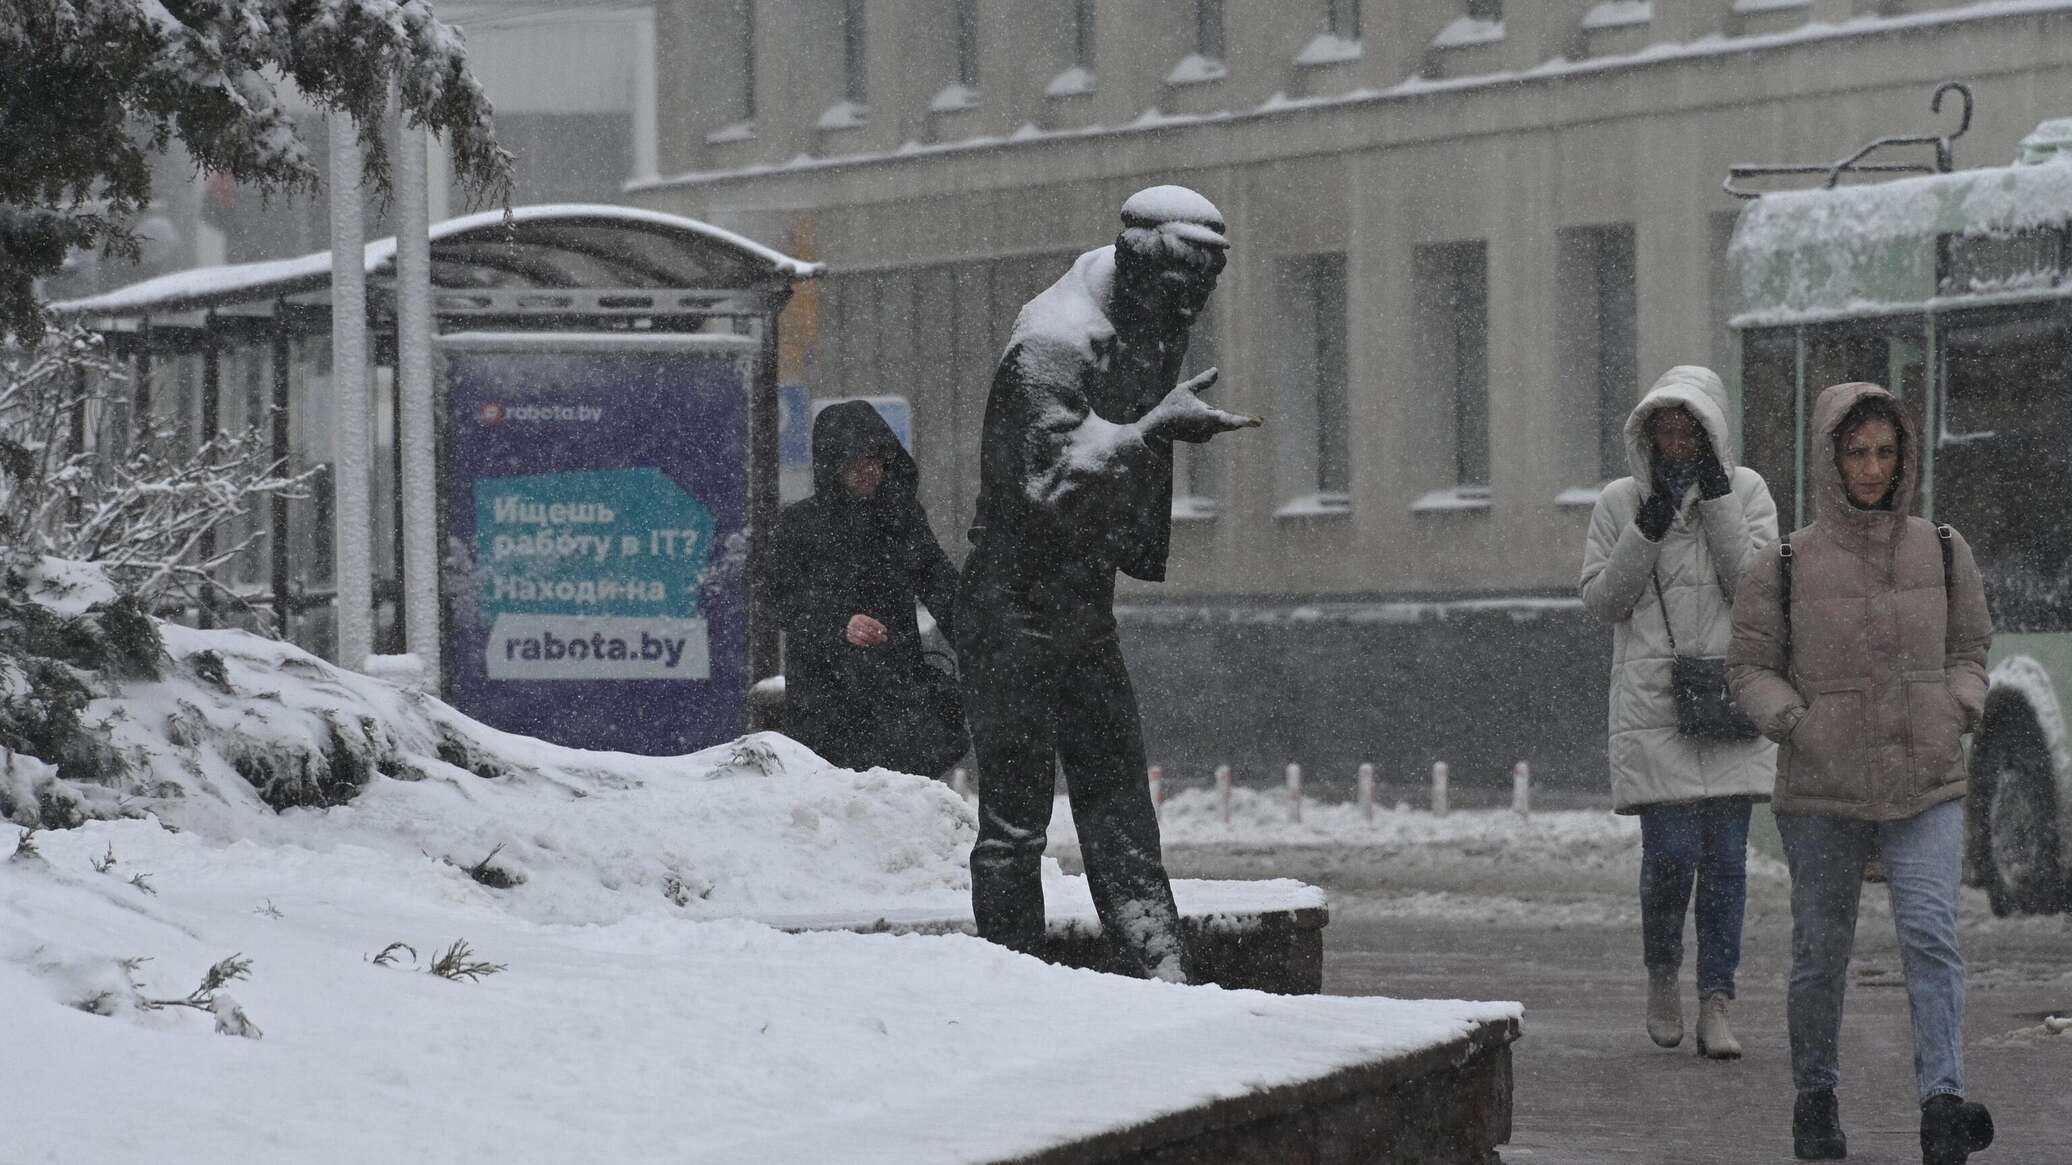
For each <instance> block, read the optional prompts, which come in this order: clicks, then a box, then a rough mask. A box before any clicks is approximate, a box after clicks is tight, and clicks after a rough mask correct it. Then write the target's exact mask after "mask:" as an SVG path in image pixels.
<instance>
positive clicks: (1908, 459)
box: [1806, 381, 1921, 521]
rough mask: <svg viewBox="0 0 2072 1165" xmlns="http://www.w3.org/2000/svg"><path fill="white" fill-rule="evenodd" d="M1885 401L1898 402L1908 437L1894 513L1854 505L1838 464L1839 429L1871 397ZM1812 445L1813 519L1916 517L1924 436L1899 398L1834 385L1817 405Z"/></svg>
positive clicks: (1869, 387) (1874, 389)
mask: <svg viewBox="0 0 2072 1165" xmlns="http://www.w3.org/2000/svg"><path fill="white" fill-rule="evenodd" d="M1873 396H1882V397H1884V398H1885V399H1887V400H1889V401H1892V403H1893V404H1894V406H1896V411H1897V412H1898V413H1899V429H1900V433H1901V436H1902V452H1901V454H1900V463H1899V470H1900V476H1899V482H1898V484H1896V485H1894V486H1893V487H1892V509H1891V510H1890V511H1885V510H1861V509H1858V508H1857V507H1856V506H1854V505H1852V504H1850V501H1849V492H1848V490H1847V489H1845V488H1844V487H1843V485H1842V470H1841V467H1840V466H1838V465H1836V464H1835V428H1836V427H1837V426H1839V425H1840V424H1841V423H1842V418H1843V417H1845V416H1848V415H1849V410H1850V409H1853V408H1855V407H1856V402H1858V401H1860V400H1863V399H1864V398H1866V397H1873ZM1812 438H1813V439H1812V441H1810V442H1809V443H1808V448H1807V449H1806V477H1807V478H1808V479H1809V480H1810V481H1812V482H1813V483H1814V489H1813V516H1814V517H1815V518H1827V519H1833V520H1840V521H1850V520H1852V519H1853V518H1856V517H1868V516H1870V515H1873V514H1882V513H1887V512H1889V513H1893V514H1897V515H1899V516H1900V517H1905V516H1906V515H1908V514H1911V513H1913V512H1914V480H1915V478H1916V477H1918V476H1919V474H1918V473H1916V471H1915V468H1914V467H1915V466H1916V465H1917V464H1919V463H1920V459H1921V434H1920V433H1919V432H1917V431H1916V430H1915V428H1914V418H1913V417H1912V416H1911V415H1909V414H1908V412H1907V410H1906V407H1905V406H1904V405H1901V404H1900V403H1899V398H1897V397H1895V396H1893V395H1892V394H1891V393H1889V392H1887V391H1885V389H1883V388H1881V387H1880V386H1878V385H1875V384H1869V383H1866V382H1863V381H1855V382H1852V383H1849V384H1831V385H1829V386H1828V387H1826V388H1823V389H1821V390H1820V397H1819V399H1817V400H1815V401H1814V402H1813V432H1812Z"/></svg>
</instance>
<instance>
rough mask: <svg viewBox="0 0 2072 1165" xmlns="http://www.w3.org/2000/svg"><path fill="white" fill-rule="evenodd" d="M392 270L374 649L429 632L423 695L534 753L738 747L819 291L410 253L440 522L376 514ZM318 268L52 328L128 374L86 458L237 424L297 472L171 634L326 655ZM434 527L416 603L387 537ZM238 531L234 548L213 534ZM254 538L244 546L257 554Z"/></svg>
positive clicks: (634, 246)
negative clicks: (94, 343) (432, 398)
mask: <svg viewBox="0 0 2072 1165" xmlns="http://www.w3.org/2000/svg"><path fill="white" fill-rule="evenodd" d="M395 254H396V244H395V240H394V239H393V238H389V239H381V240H378V241H375V242H372V243H369V244H368V245H367V246H366V248H365V262H366V274H367V289H368V293H367V329H368V339H369V345H368V346H369V351H370V353H371V359H370V362H369V363H370V368H369V379H370V382H371V383H370V389H371V393H370V396H371V401H372V409H373V412H374V414H375V415H374V416H373V418H371V419H372V422H373V424H372V432H373V435H374V436H373V449H372V451H371V452H372V462H371V471H370V472H371V476H372V477H373V479H374V480H373V482H372V487H373V496H374V499H375V506H374V519H373V523H372V525H373V529H371V530H369V531H365V532H364V536H366V537H368V538H370V539H371V542H372V545H371V547H369V548H368V549H369V550H370V551H371V553H369V554H368V555H366V556H365V558H366V560H368V561H370V562H371V564H372V570H373V573H374V578H373V579H372V584H373V585H372V593H373V604H374V607H375V610H374V612H373V613H372V614H373V618H374V626H375V651H376V652H377V653H396V652H400V651H402V649H403V646H402V643H403V626H404V614H405V609H406V607H407V606H408V605H409V604H415V603H426V604H437V605H438V608H439V612H440V630H441V634H440V637H439V641H440V651H439V674H438V676H437V677H436V682H437V684H438V687H439V692H440V694H441V695H443V696H444V697H445V698H446V699H448V700H449V701H450V702H452V703H453V704H455V705H456V706H457V707H459V708H461V709H462V710H463V711H465V712H467V713H469V714H470V715H472V716H475V717H476V718H478V719H481V720H484V721H485V722H487V723H490V724H493V725H495V726H497V727H500V728H505V729H508V730H511V731H517V732H523V733H526V734H528V735H534V736H540V737H542V738H545V739H549V740H553V741H556V742H557V743H564V744H569V745H572V746H577V747H587V748H612V749H621V750H625V751H634V752H647V753H656V754H661V753H674V752H682V751H688V750H690V749H694V748H697V747H702V746H704V745H707V744H710V743H713V742H715V741H718V740H724V739H727V738H728V737H730V736H732V735H734V734H736V733H738V732H739V731H741V729H742V727H743V725H744V724H745V721H746V717H747V700H748V693H749V689H750V686H751V684H752V683H753V681H754V680H755V679H757V678H759V677H763V676H768V675H772V674H774V673H775V672H776V671H777V668H778V658H777V656H778V634H777V628H776V625H775V623H774V621H773V620H772V619H771V618H770V617H769V616H768V613H767V608H766V606H765V605H764V604H763V603H761V602H759V601H758V600H757V597H756V596H755V594H754V587H753V582H754V580H755V579H756V578H758V577H760V570H759V567H760V562H761V558H762V555H763V552H764V546H765V541H766V535H767V532H768V531H769V530H770V528H771V526H772V524H773V522H774V519H775V517H776V509H777V506H778V500H779V499H778V481H779V469H778V424H779V399H778V392H777V350H778V349H777V345H778V316H779V313H780V312H781V311H782V310H783V308H784V305H785V304H786V303H787V302H788V300H789V299H790V296H791V294H792V289H793V286H794V285H795V284H796V283H797V282H799V281H801V280H805V279H810V278H813V277H814V276H816V275H818V274H820V272H821V270H822V268H821V267H820V265H819V264H815V263H810V262H805V261H802V260H799V259H795V258H792V257H790V256H788V255H784V254H782V253H780V252H778V251H775V250H773V249H771V248H769V247H765V246H763V245H761V244H759V243H756V242H754V241H752V240H749V239H746V238H743V237H741V236H739V235H736V234H733V233H731V232H728V231H725V230H721V229H719V228H716V227H713V226H711V225H708V224H705V223H701V222H697V221H694V220H691V219H686V218H681V217H678V216H674V215H668V214H661V213H656V212H652V211H646V210H640V209H634V208H629V207H614V206H530V207H521V208H517V209H515V210H513V211H512V212H510V214H509V215H508V216H507V215H506V214H505V213H504V212H502V211H490V212H485V213H481V214H475V215H469V216H466V217H462V218H457V219H452V220H449V221H446V222H443V223H438V224H435V225H434V226H433V227H432V229H431V281H432V296H431V314H432V317H433V329H434V334H435V340H434V349H435V363H436V378H435V385H436V391H437V399H438V406H437V409H436V412H435V421H434V428H435V429H436V433H435V440H436V463H437V473H436V478H437V481H438V489H437V494H438V496H437V497H435V498H422V497H412V496H408V495H407V491H405V490H404V489H403V488H402V487H401V484H400V483H401V482H402V481H403V476H402V468H401V458H402V448H403V445H404V443H405V440H406V439H409V438H412V437H414V436H415V435H414V434H408V433H401V432H398V429H399V427H400V426H401V422H400V420H399V418H401V417H403V416H405V415H406V414H405V412H404V410H403V409H402V407H401V402H399V400H398V399H397V378H396V374H395V368H396V353H397V346H398V344H397V317H398V313H397V294H396V285H395ZM330 289H331V253H330V252H329V251H325V252H320V253H317V254H312V255H307V256H304V257H302V258H298V259H288V260H279V261H270V262H260V263H245V264H235V265H228V266H221V267H210V268H201V269H195V270H189V271H183V272H178V273H174V274H170V275H165V276H161V277H158V278H154V279H148V280H145V281H142V282H140V283H136V284H133V285H131V286H128V287H124V288H121V289H118V290H115V291H111V292H107V293H105V294H101V295H97V296H93V297H90V298H85V299H79V300H74V301H71V302H67V303H62V304H58V305H55V310H56V312H57V313H58V314H60V315H62V316H65V317H69V318H71V319H75V320H78V321H79V322H81V323H84V324H86V325H87V326H89V327H92V328H94V329H96V330H98V331H100V332H102V333H103V334H104V335H105V336H106V337H107V339H108V342H109V345H110V349H111V351H112V352H113V353H114V354H115V355H116V356H117V357H118V358H120V359H121V360H123V361H124V362H125V363H126V364H127V365H128V367H129V368H130V370H131V373H132V374H131V376H130V377H129V380H128V383H127V385H125V386H123V388H122V390H121V391H119V392H118V393H117V394H116V396H117V399H116V401H115V402H113V407H110V408H103V409H102V410H101V415H100V416H99V417H98V418H97V423H96V424H94V425H92V426H90V428H91V430H92V431H91V432H90V433H88V434H87V435H86V437H85V439H86V440H88V441H90V442H93V443H95V444H97V445H99V446H101V447H103V448H108V449H111V450H112V449H114V448H116V447H118V446H119V445H120V443H121V442H123V441H125V440H127V439H129V437H130V435H131V434H133V433H135V432H139V431H142V430H141V429H140V428H139V426H138V423H137V422H138V421H139V420H141V419H143V418H154V419H155V420H156V422H157V427H158V429H159V430H160V431H167V430H169V431H171V432H173V433H175V434H177V435H178V438H177V439H178V440H180V441H181V442H183V443H189V442H191V443H192V444H191V445H189V447H193V446H197V445H199V444H200V443H201V442H203V441H206V440H208V439H209V438H210V437H211V436H212V435H214V434H217V433H222V432H226V431H243V430H245V429H246V428H247V427H249V426H258V427H260V428H261V430H262V431H263V432H265V433H267V434H268V435H269V436H270V440H271V443H272V453H273V456H274V458H275V459H276V460H277V461H278V462H279V463H280V464H281V465H283V466H285V467H286V468H287V469H288V470H290V471H291V472H297V473H301V472H312V473H313V477H312V479H311V481H312V485H311V488H310V489H308V490H307V491H306V495H305V496H303V497H300V498H294V499H289V498H276V499H273V500H272V501H271V503H270V504H269V506H268V508H267V509H266V510H265V512H255V513H252V514H248V515H244V516H243V517H241V518H235V519H230V520H227V521H226V529H224V530H223V531H222V532H221V535H220V536H221V537H223V538H226V539H234V540H235V542H226V543H224V545H234V544H236V543H237V542H243V541H245V540H247V539H249V540H250V541H251V543H252V548H251V550H250V551H248V552H246V553H244V554H241V555H239V556H238V557H237V558H236V559H233V560H232V561H231V562H230V563H228V564H227V565H226V566H225V567H224V568H223V570H222V572H221V573H222V574H223V575H226V576H227V577H221V578H219V581H220V582H222V583H223V584H224V586H225V589H226V590H227V591H228V592H229V593H231V594H234V595H235V596H236V598H237V600H238V602H237V603H235V604H229V605H225V606H222V607H215V606H211V607H207V608H202V609H192V610H189V611H188V612H187V614H188V616H190V617H191V618H193V619H195V620H196V621H197V622H200V623H201V624H203V625H210V624H225V623H227V624H240V623H241V624H244V625H249V626H252V627H253V628H254V629H258V630H264V631H268V632H271V633H274V634H278V635H280V636H281V637H282V638H286V639H290V640H293V641H295V642H297V643H299V644H301V645H302V646H304V647H306V648H309V649H310V650H312V651H315V652H317V653H318V654H320V655H326V656H332V655H335V646H334V630H333V629H334V621H335V615H336V602H337V595H338V593H339V587H338V585H337V583H338V580H337V577H336V563H337V562H338V561H339V557H340V556H339V555H338V553H337V550H338V540H339V539H341V538H350V537H360V536H363V535H362V532H360V531H345V530H337V529H335V528H334V526H335V518H334V513H335V511H334V508H333V501H332V499H333V497H334V491H335V489H336V475H335V474H334V473H332V472H331V469H332V467H333V466H334V465H336V464H351V463H352V461H351V460H350V459H348V458H345V457H342V456H341V455H340V454H341V451H340V450H339V448H338V446H337V441H336V437H335V433H334V430H335V428H336V425H335V424H334V418H333V407H334V402H333V396H334V393H333V391H332V383H331V377H332V371H331V359H330V355H331V343H332V330H331V328H332V319H331V317H332V310H331V290H330ZM414 522H435V523H436V527H437V531H438V545H439V547H440V548H441V550H440V554H439V558H440V565H439V570H438V575H439V577H438V578H436V579H424V578H411V577H409V576H408V573H407V572H406V570H405V567H404V564H405V555H404V553H403V549H402V547H403V535H404V531H405V529H406V527H408V526H410V525H411V524H412V523H414ZM231 527H235V528H231ZM255 534H256V535H259V537H257V538H253V537H252V536H253V535H255Z"/></svg>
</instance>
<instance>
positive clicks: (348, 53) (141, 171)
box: [0, 0, 511, 337]
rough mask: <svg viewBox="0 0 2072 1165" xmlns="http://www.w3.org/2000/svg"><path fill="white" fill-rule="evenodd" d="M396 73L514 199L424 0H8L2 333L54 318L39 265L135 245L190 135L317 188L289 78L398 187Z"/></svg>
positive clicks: (489, 187)
mask: <svg viewBox="0 0 2072 1165" xmlns="http://www.w3.org/2000/svg"><path fill="white" fill-rule="evenodd" d="M392 78H393V79H394V80H395V81H396V83H397V86H398V89H399V90H400V92H401V98H402V100H401V107H402V110H403V118H404V120H405V122H406V123H408V124H410V125H412V126H421V127H426V128H429V129H432V130H435V131H438V132H439V133H441V134H443V135H444V136H445V138H446V140H447V141H448V142H449V143H450V146H451V149H452V154H453V171H454V174H455V176H456V177H458V178H459V179H460V180H461V181H462V183H463V184H465V186H466V187H467V189H468V190H469V191H470V192H471V193H472V194H474V195H475V196H478V197H483V198H487V199H489V200H492V201H502V200H503V199H505V198H506V197H508V192H509V186H510V166H511V157H510V154H509V153H508V152H506V151H505V150H504V149H503V148H502V147H500V146H499V145H498V144H497V140H496V132H495V129H494V127H493V126H492V124H491V121H490V106H489V101H488V99H487V98H486V97H485V96H483V93H482V88H481V86H480V85H479V84H477V83H476V81H475V79H474V77H473V76H472V75H471V74H470V73H469V72H468V66H467V49H466V47H465V46H464V45H463V43H462V41H461V37H460V35H459V33H457V32H456V31H455V30H454V29H452V28H450V27H448V26H447V25H445V24H442V23H440V22H439V21H438V20H436V19H435V18H434V17H433V15H432V8H431V5H430V4H427V3H425V2H424V0H0V159H4V161H0V337H5V336H6V335H8V334H9V333H14V334H16V335H21V336H29V337H35V336H39V335H40V334H41V332H42V322H41V314H42V313H41V310H40V307H39V305H38V303H37V301H36V297H35V292H34V281H35V280H36V279H37V278H39V277H41V276H44V275H48V274H50V273H52V272H54V271H56V270H57V269H58V267H59V265H60V264H61V263H63V262H64V259H65V256H66V254H67V253H68V252H69V251H70V250H72V249H73V248H79V247H99V248H101V249H103V250H104V251H106V252H108V253H111V254H116V255H125V256H129V257H132V258H133V257H134V256H135V254H136V241H135V239H134V236H133V235H132V234H131V232H130V230H129V223H130V222H131V221H132V220H133V219H134V218H135V217H136V215H137V214H138V213H139V212H140V211H142V210H143V209H144V207H145V206H146V205H147V204H148V203H149V201H150V198H151V162H152V157H153V155H155V154H157V153H160V152H162V151H163V150H164V149H165V148H166V147H167V146H168V145H170V144H171V143H172V142H173V141H174V140H175V139H178V140H179V141H180V143H181V144H182V145H184V146H185V147H186V149H187V152H188V154H189V155H190V156H191V157H192V158H193V159H194V162H195V164H196V165H197V166H199V167H200V168H201V169H203V170H205V171H210V172H217V173H224V174H228V175H230V176H231V177H232V178H234V179H236V180H238V181H240V182H245V183H249V184H251V185H253V186H256V187H258V188H259V189H260V190H262V191H264V192H267V193H280V192H289V191H311V190H314V189H315V188H316V186H317V178H318V171H317V167H316V163H315V161H314V159H313V158H312V157H311V154H310V151H309V147H308V145H307V143H305V142H304V141H303V140H302V138H301V137H300V136H299V135H298V134H297V133H296V131H295V125H294V122H293V121H292V120H291V118H290V111H289V109H288V107H287V106H286V105H285V104H284V103H283V101H282V99H281V97H280V94H279V91H278V89H279V85H280V84H281V83H282V82H283V81H287V82H290V83H292V84H293V85H294V87H295V88H296V89H297V90H298V91H299V92H300V93H301V95H302V96H303V98H304V99H306V100H307V101H309V102H310V103H311V104H313V105H315V106H316V107H317V108H319V109H323V110H327V111H333V112H339V113H344V114H346V115H348V116H350V117H351V118H352V119H353V121H355V122H357V123H358V124H359V125H360V126H361V127H362V129H363V130H364V131H365V132H364V137H365V140H366V143H367V152H366V170H365V178H366V180H367V181H368V183H369V184H370V185H371V186H372V187H373V188H374V189H375V190H376V191H377V192H381V193H385V192H386V191H387V188H388V175H389V166H388V155H387V151H386V149H385V148H384V146H383V135H382V134H381V132H380V130H381V128H382V125H383V121H384V119H385V117H386V116H387V103H388V93H389V85H390V81H391V79H392Z"/></svg>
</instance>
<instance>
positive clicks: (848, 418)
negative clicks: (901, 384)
mask: <svg viewBox="0 0 2072 1165" xmlns="http://www.w3.org/2000/svg"><path fill="white" fill-rule="evenodd" d="M872 449H876V450H878V451H880V452H881V453H883V454H884V455H885V483H884V484H883V485H881V486H879V487H878V496H879V497H885V496H887V495H888V494H891V495H894V496H897V497H901V498H912V497H914V496H915V493H916V490H917V488H918V486H919V485H920V478H921V472H920V469H919V468H918V467H917V466H916V465H915V464H914V458H913V456H912V455H911V454H909V453H908V452H907V451H906V450H905V449H904V448H903V447H901V445H900V443H899V437H898V436H897V435H895V434H894V433H893V432H892V426H890V425H888V424H886V423H885V418H883V417H881V416H879V415H878V410H876V409H874V408H872V407H871V406H870V402H868V401H860V400H845V401H843V402H841V403H840V404H834V405H829V406H828V407H827V408H825V409H822V410H821V412H820V415H819V416H817V417H815V418H814V419H813V492H814V493H815V494H816V495H818V496H821V497H825V498H830V499H837V500H847V499H848V496H849V495H848V494H847V493H845V492H844V491H843V489H842V486H841V483H840V482H839V481H837V480H836V478H837V477H838V475H840V473H841V472H842V466H843V464H844V463H846V462H847V461H848V460H849V459H850V458H852V457H854V456H856V455H857V454H859V453H863V452H867V451H869V450H872Z"/></svg>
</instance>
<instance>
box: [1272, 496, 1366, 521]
mask: <svg viewBox="0 0 2072 1165" xmlns="http://www.w3.org/2000/svg"><path fill="white" fill-rule="evenodd" d="M1352 512H1353V499H1352V495H1351V494H1342V493H1329V492H1325V493H1313V494H1304V495H1302V496H1301V497H1296V498H1289V499H1288V500H1287V501H1285V502H1283V503H1281V508H1280V509H1278V510H1275V511H1274V512H1273V516H1274V517H1276V518H1331V517H1338V516H1340V515H1344V514H1350V513H1352Z"/></svg>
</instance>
